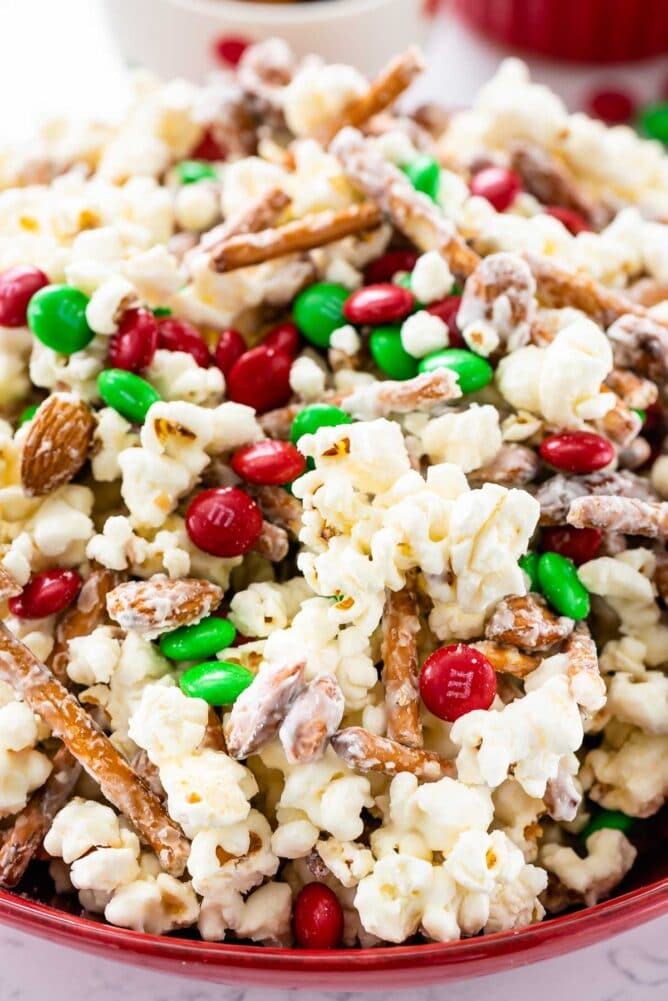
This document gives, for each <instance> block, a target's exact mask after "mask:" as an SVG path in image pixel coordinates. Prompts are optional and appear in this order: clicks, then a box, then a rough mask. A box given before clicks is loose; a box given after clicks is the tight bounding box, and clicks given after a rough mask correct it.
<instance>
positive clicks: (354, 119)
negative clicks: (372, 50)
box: [316, 47, 425, 146]
mask: <svg viewBox="0 0 668 1001" xmlns="http://www.w3.org/2000/svg"><path fill="white" fill-rule="evenodd" d="M424 67H425V63H424V59H423V57H422V54H421V52H420V51H419V49H417V48H415V47H412V48H410V49H407V50H406V52H403V53H402V54H401V55H399V56H397V57H396V58H395V59H393V60H392V62H391V63H389V65H388V66H386V67H385V69H384V70H383V71H382V73H381V74H380V75H379V76H378V77H377V78H376V79H375V80H373V81H372V83H371V84H370V85H369V89H368V90H367V92H366V93H365V94H362V95H361V96H360V97H357V98H355V99H354V100H352V101H350V102H349V103H348V104H347V105H345V106H344V108H343V109H342V110H341V112H340V113H339V114H338V115H337V116H336V118H333V119H331V120H330V121H329V122H325V124H324V125H323V126H322V129H321V130H320V132H319V134H318V135H317V136H316V138H317V139H319V140H320V142H321V143H322V144H323V146H326V145H327V144H328V143H329V142H330V141H331V140H332V139H333V138H334V136H335V135H336V134H337V133H338V132H340V131H341V129H343V128H345V127H346V126H347V125H352V126H353V127H354V128H359V127H360V126H361V125H364V124H365V122H368V121H369V119H370V118H373V116H374V115H377V114H379V113H380V112H381V111H384V110H385V109H386V108H389V107H390V106H391V105H392V104H394V102H395V101H396V99H397V98H398V97H399V96H400V95H401V94H403V92H404V91H405V90H406V89H407V88H408V87H410V85H411V83H412V82H413V80H414V79H415V77H416V76H418V74H420V73H421V72H422V71H423V69H424Z"/></svg>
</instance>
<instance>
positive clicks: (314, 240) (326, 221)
mask: <svg viewBox="0 0 668 1001" xmlns="http://www.w3.org/2000/svg"><path fill="white" fill-rule="evenodd" d="M382 221H383V219H382V215H381V213H380V211H379V209H377V208H376V206H375V205H370V204H364V205H351V206H349V207H348V208H345V209H339V211H337V212H335V211H332V210H327V211H325V212H318V213H317V214H315V215H310V216H304V217H303V218H302V219H295V220H294V221H293V222H288V223H286V224H285V226H279V227H278V228H276V229H263V230H261V231H260V232H257V233H245V234H241V235H239V236H231V237H229V238H228V239H226V240H223V241H222V242H221V243H219V244H217V245H216V247H215V248H214V249H213V251H212V253H211V267H212V268H213V270H214V271H218V272H223V271H225V272H227V271H237V270H238V269H239V268H248V267H252V266H253V265H255V264H264V262H265V261H273V260H275V259H276V258H277V257H287V256H289V255H290V254H299V253H303V252H304V251H307V250H316V249H317V248H318V247H324V246H325V245H326V244H329V243H335V242H336V241H337V240H342V239H344V237H346V236H356V235H357V234H359V233H366V232H367V230H370V229H377V228H378V226H380V224H381V222H382Z"/></svg>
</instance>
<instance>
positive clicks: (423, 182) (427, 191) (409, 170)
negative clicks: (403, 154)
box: [404, 153, 441, 201]
mask: <svg viewBox="0 0 668 1001" xmlns="http://www.w3.org/2000/svg"><path fill="white" fill-rule="evenodd" d="M404 173H405V174H406V176H407V178H408V180H409V181H410V182H411V184H412V185H413V187H414V188H415V190H416V191H421V192H422V194H423V195H428V196H429V198H431V199H432V201H436V198H437V197H438V189H439V186H440V183H441V168H440V166H439V164H438V161H437V160H434V158H433V156H428V155H427V154H426V153H424V154H421V155H420V156H418V157H416V158H415V160H412V161H411V163H409V164H408V166H406V167H404Z"/></svg>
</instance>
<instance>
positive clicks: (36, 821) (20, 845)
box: [0, 747, 81, 890]
mask: <svg viewBox="0 0 668 1001" xmlns="http://www.w3.org/2000/svg"><path fill="white" fill-rule="evenodd" d="M80 775H81V765H80V764H79V762H78V761H75V759H74V758H73V757H72V755H71V754H70V752H69V751H68V750H67V748H66V747H60V748H59V749H58V750H57V751H56V753H55V754H54V756H53V769H52V771H51V774H50V775H49V777H48V779H47V780H46V783H45V784H44V785H43V786H42V788H41V789H39V790H38V791H37V792H36V793H35V794H34V796H32V797H31V799H30V801H29V803H28V804H27V806H26V807H24V809H23V810H21V812H20V813H19V814H17V816H16V817H15V818H14V823H13V824H12V827H11V828H10V830H9V831H8V832H7V837H6V839H5V841H4V842H3V844H2V848H0V886H3V887H4V888H5V889H6V890H11V889H13V888H14V887H15V886H16V885H17V884H18V883H20V882H21V880H22V879H23V876H24V875H25V872H26V870H27V868H28V866H29V865H30V863H31V862H32V860H33V859H34V857H35V855H36V854H37V852H38V851H39V849H40V847H41V845H42V841H43V840H44V838H45V836H46V834H47V833H48V831H49V829H50V827H51V824H52V823H53V818H54V817H55V815H56V814H57V813H58V811H59V810H60V809H62V807H63V806H65V803H66V802H67V800H68V799H69V798H70V795H71V793H72V790H73V789H74V786H75V785H76V783H77V780H78V778H79V776H80Z"/></svg>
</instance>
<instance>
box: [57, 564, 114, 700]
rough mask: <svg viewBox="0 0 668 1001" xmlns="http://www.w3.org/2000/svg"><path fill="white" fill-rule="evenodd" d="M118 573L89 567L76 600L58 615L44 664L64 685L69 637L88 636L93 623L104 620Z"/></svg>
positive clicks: (96, 623)
mask: <svg viewBox="0 0 668 1001" xmlns="http://www.w3.org/2000/svg"><path fill="white" fill-rule="evenodd" d="M120 581H121V576H120V574H118V573H115V572H114V571H113V570H107V569H105V568H104V567H101V568H99V569H98V568H95V569H93V570H91V572H90V574H89V576H88V577H87V579H86V580H85V581H84V584H83V587H82V588H81V590H80V591H79V596H78V597H77V600H76V602H75V603H74V604H73V605H71V606H70V607H69V608H68V609H67V611H66V612H64V614H63V615H62V616H61V618H60V620H59V622H58V624H57V626H56V634H55V642H54V645H53V649H52V650H51V653H50V654H49V656H48V658H47V661H46V666H47V667H48V668H49V670H51V671H52V672H53V673H54V675H55V676H56V678H58V680H59V681H60V682H62V683H63V684H64V685H67V683H68V678H67V664H68V662H69V659H70V650H69V643H70V640H73V639H77V638H78V637H80V636H89V635H90V634H91V633H92V631H93V630H94V629H95V627H96V626H99V625H101V624H103V623H104V622H107V621H108V618H107V604H106V601H107V595H108V594H109V592H110V591H112V590H113V588H115V587H117V586H118V584H119V583H120Z"/></svg>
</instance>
